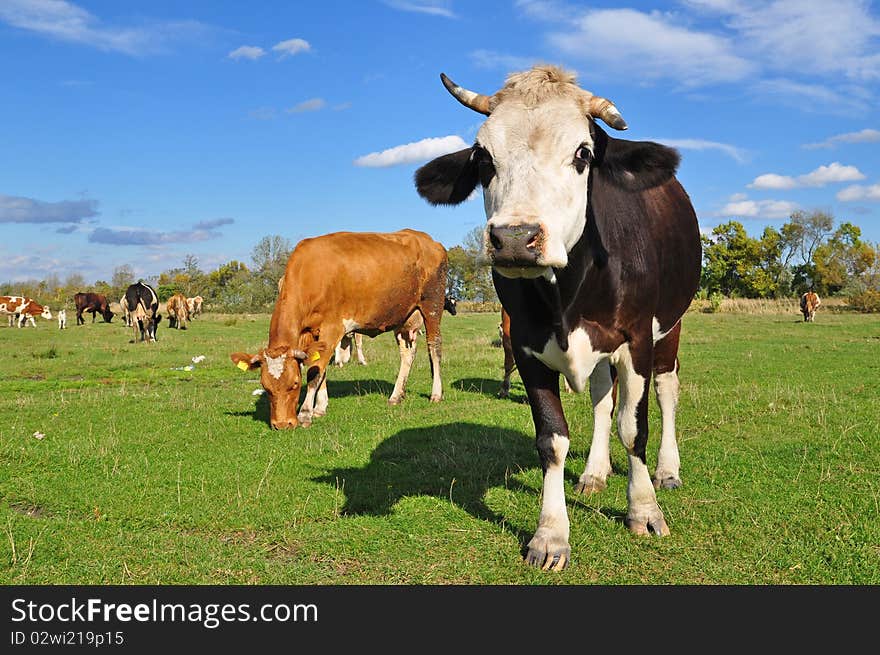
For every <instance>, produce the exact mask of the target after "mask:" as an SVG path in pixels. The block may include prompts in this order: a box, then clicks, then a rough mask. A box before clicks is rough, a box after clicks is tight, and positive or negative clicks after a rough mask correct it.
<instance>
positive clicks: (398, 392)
mask: <svg viewBox="0 0 880 655" xmlns="http://www.w3.org/2000/svg"><path fill="white" fill-rule="evenodd" d="M394 337H395V339H397V348H398V350H399V351H400V370H399V371H398V372H397V380H396V381H395V382H394V391H392V392H391V397H390V398H389V399H388V404H389V405H398V404H400V402H401V401H402V400H403V399H404V397H405V396H406V381H407V379H408V378H409V372H410V370H412V365H413V360H414V359H415V357H416V338H415V337H416V335H415V334H411V333H410V332H409V331H408V330H400V331H398V332H395V333H394Z"/></svg>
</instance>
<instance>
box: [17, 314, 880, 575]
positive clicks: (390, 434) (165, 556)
mask: <svg viewBox="0 0 880 655" xmlns="http://www.w3.org/2000/svg"><path fill="white" fill-rule="evenodd" d="M498 320H499V318H498V315H497V314H494V313H492V314H465V313H459V315H458V316H455V317H452V316H449V315H446V316H444V319H443V338H444V344H443V348H444V349H443V367H442V373H443V382H444V392H445V397H444V400H443V402H442V403H440V404H431V403H429V402H428V395H429V394H430V379H429V373H428V357H427V348H426V345H425V343H424V338H423V337H422V339H421V341H420V343H419V348H418V353H417V356H416V363H415V365H414V367H413V371H412V374H411V376H410V381H409V387H408V395H407V398H406V400H405V401H404V402H403V404H401V405H400V406H397V407H388V406H387V404H386V399H387V397H388V395H389V394H390V391H391V388H392V386H393V382H394V378H395V376H396V373H397V348H396V345H395V343H394V339H393V336H392V335H390V334H385V335H380V336H379V337H377V338H375V339H365V354H366V357H367V360H368V362H369V363H368V365H367V366H366V367H362V366H357V365H355V364H349V365H347V366H346V367H345V368H343V369H337V368H332V369H331V371H330V377H329V391H330V407H329V413H328V414H327V416H325V417H323V418H319V419H316V421H315V423H314V424H313V426H312V427H311V428H309V429H297V430H294V431H283V432H276V431H272V430H271V429H270V428H269V426H268V423H267V419H268V407H267V403H266V399H265V396H254V395H252V391H253V390H254V389H257V388H259V387H260V384H259V377H258V374H257V373H253V372H248V373H243V372H242V371H240V370H239V369H237V368H236V367H235V366H234V365H233V364H232V363H231V361H230V360H229V357H228V354H229V353H230V352H232V351H236V350H246V351H249V352H254V351H255V350H256V349H258V348H259V347H260V346H261V345H264V343H265V340H266V338H267V333H268V321H269V317H268V315H256V316H217V315H211V314H205V315H203V316H202V317H200V318H199V319H197V320H195V321H194V322H193V323H192V324H191V327H190V329H189V330H187V331H177V330H169V329H168V328H167V325H164V324H163V326H162V327H161V328H160V330H159V339H160V341H159V342H158V343H157V344H152V345H148V344H130V343H128V340H129V338H130V332H129V331H128V330H126V329H124V328H123V327H122V326H121V325H119V323H118V319H114V322H113V324H104V323H100V322H99V323H95V324H94V325H93V324H91V323H87V324H86V325H85V326H81V327H76V326H75V325H73V323H74V321H73V320H71V321H70V323H71V325H70V326H69V329H67V330H64V331H59V330H58V329H57V326H56V324H55V322H54V321H50V322H47V321H42V320H40V321H38V327H37V329H33V328H29V329H15V328H6V327H5V325H4V326H3V327H0V341H2V343H3V352H4V357H3V359H2V361H0V415H2V417H3V420H2V422H0V498H2V502H0V523H2V535H0V583H3V584H9V585H19V584H282V585H283V584H296V585H326V584H337V585H346V584H368V585H369V584H392V585H396V584H415V585H435V584H464V585H468V584H501V585H507V584H513V585H573V584H574V585H585V584H609V585H626V584H666V585H684V584H688V585H694V584H696V585H701V584H706V585H715V584H728V585H741V584H742V585H745V584H747V585H763V584H782V585H789V584H823V585H851V584H878V583H880V521H878V517H880V482H878V481H880V318H878V317H877V316H876V315H873V316H872V315H857V314H845V313H828V312H826V313H823V312H822V311H820V312H819V314H818V315H817V318H816V322H815V323H812V324H808V323H804V322H802V320H801V317H800V315H799V314H797V313H794V312H792V313H785V314H765V315H743V314H730V313H719V314H702V313H699V312H690V313H688V314H687V315H686V316H685V318H684V330H683V335H682V347H681V353H680V355H681V365H682V372H681V380H682V392H681V401H680V409H679V414H678V426H679V441H680V449H681V458H682V469H681V477H682V480H683V482H684V485H683V486H682V487H681V488H680V489H677V490H673V491H659V492H658V498H659V502H660V506H661V507H662V508H663V510H664V512H665V514H666V519H667V522H668V523H669V526H670V529H671V531H672V534H671V536H669V537H667V538H665V539H661V538H656V537H634V536H632V535H631V534H629V532H628V531H627V530H626V528H625V527H624V525H623V522H622V519H623V515H624V512H625V509H626V468H625V467H626V460H625V457H624V452H623V448H622V446H621V445H620V443H619V442H618V441H617V438H616V436H615V437H613V439H614V441H613V443H612V451H611V452H612V461H613V465H614V469H615V475H613V476H612V477H611V478H610V480H609V485H608V489H607V490H605V491H604V492H602V493H601V494H597V495H593V496H578V495H576V494H574V492H573V487H574V484H575V483H576V482H577V479H578V476H579V475H580V473H581V472H582V471H583V467H584V463H585V459H586V455H587V450H588V448H589V442H590V436H591V435H590V431H591V429H592V410H591V407H590V404H589V395H588V394H583V395H575V394H565V396H564V403H565V407H566V415H567V418H568V422H569V425H570V427H571V431H572V446H571V450H570V453H569V457H568V461H567V465H566V471H567V480H566V488H567V498H568V508H569V515H570V518H571V546H572V558H573V561H572V563H571V565H570V566H569V568H568V569H567V570H565V571H564V572H561V573H548V572H542V571H539V570H535V569H532V568H530V567H528V566H526V565H525V564H524V563H523V562H522V560H521V549H522V547H523V546H524V544H525V543H526V542H527V541H528V539H529V538H530V537H531V534H532V531H533V530H534V528H535V526H536V522H537V517H538V511H539V496H540V490H541V471H540V466H539V463H538V456H537V453H536V451H535V447H534V432H533V425H532V419H531V414H530V412H529V409H528V405H527V404H525V403H524V402H523V401H524V392H523V387H522V384H521V382H520V380H519V377H518V376H517V375H514V379H513V388H512V390H511V395H512V398H511V399H510V400H499V399H497V398H496V396H495V394H496V392H497V391H498V388H499V383H500V377H501V372H502V361H503V355H502V351H501V348H500V346H499V341H498V332H497V325H498ZM4 323H5V321H4ZM197 355H204V356H205V359H204V361H202V362H200V363H198V364H196V365H195V368H194V369H193V370H191V371H187V370H181V369H182V367H184V366H186V365H188V364H190V363H191V358H192V357H194V356H197ZM650 417H651V438H650V441H649V448H648V455H649V462H648V464H649V468H650V469H651V470H653V462H654V461H655V459H656V451H657V446H658V442H659V434H660V430H659V411H658V409H657V405H656V402H655V401H654V399H653V397H652V399H651V405H650ZM35 433H36V435H35Z"/></svg>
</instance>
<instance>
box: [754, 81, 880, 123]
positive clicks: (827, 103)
mask: <svg viewBox="0 0 880 655" xmlns="http://www.w3.org/2000/svg"><path fill="white" fill-rule="evenodd" d="M752 93H755V94H758V95H763V96H772V97H775V98H777V99H779V100H780V101H781V102H783V103H785V104H787V105H790V106H792V107H795V108H797V109H800V110H803V111H813V112H816V113H822V114H834V115H838V116H851V115H852V114H854V113H855V114H864V113H866V112H867V111H868V110H869V109H870V106H871V105H870V99H869V98H868V99H866V98H865V97H864V96H863V95H861V94H860V93H859V92H858V90H857V89H855V90H854V92H853V93H841V92H840V91H838V90H835V89H831V88H829V87H827V86H823V85H821V84H803V83H801V82H793V81H791V80H786V79H778V78H776V79H765V80H760V81H759V82H757V83H756V84H755V85H754V86H753V87H752Z"/></svg>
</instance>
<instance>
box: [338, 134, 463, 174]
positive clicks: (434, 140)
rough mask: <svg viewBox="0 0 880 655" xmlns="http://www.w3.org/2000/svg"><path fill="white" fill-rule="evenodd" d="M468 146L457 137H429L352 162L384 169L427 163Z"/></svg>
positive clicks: (372, 153)
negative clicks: (429, 160)
mask: <svg viewBox="0 0 880 655" xmlns="http://www.w3.org/2000/svg"><path fill="white" fill-rule="evenodd" d="M467 147H468V144H467V143H465V142H464V140H463V139H462V138H461V137H460V136H457V135H450V136H443V137H431V138H427V139H422V140H421V141H416V142H414V143H407V144H404V145H402V146H395V147H394V148H389V149H388V150H383V151H381V152H371V153H370V154H368V155H364V156H363V157H358V158H357V159H355V160H354V165H355V166H367V167H370V168H386V167H389V166H399V165H401V164H413V163H416V162H422V161H427V160H428V159H433V158H434V157H439V156H441V155H446V154H449V153H450V152H455V151H457V150H463V149H464V148H467Z"/></svg>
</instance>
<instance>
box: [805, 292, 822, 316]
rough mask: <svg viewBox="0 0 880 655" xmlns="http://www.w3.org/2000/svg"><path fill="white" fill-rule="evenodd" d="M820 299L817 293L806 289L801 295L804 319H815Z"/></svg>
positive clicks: (820, 302)
mask: <svg viewBox="0 0 880 655" xmlns="http://www.w3.org/2000/svg"><path fill="white" fill-rule="evenodd" d="M821 304H822V301H821V300H820V299H819V294H817V293H816V292H814V291H807V292H806V293H805V294H804V295H802V296H801V313H802V314H803V315H804V321H809V322H813V321H815V320H816V310H817V309H819V305H821Z"/></svg>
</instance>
